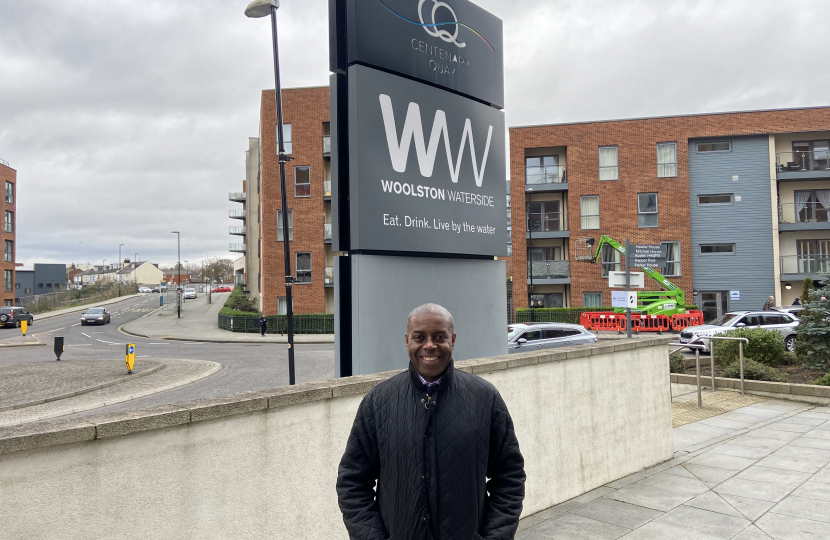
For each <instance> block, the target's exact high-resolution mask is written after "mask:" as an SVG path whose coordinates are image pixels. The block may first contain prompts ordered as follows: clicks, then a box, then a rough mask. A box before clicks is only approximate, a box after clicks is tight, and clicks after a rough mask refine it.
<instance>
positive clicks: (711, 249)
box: [700, 244, 735, 255]
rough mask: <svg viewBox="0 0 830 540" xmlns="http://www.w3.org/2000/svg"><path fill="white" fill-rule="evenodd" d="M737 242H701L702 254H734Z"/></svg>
mask: <svg viewBox="0 0 830 540" xmlns="http://www.w3.org/2000/svg"><path fill="white" fill-rule="evenodd" d="M734 253H735V244H700V254H701V255H733V254H734Z"/></svg>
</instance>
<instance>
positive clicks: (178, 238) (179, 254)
mask: <svg viewBox="0 0 830 540" xmlns="http://www.w3.org/2000/svg"><path fill="white" fill-rule="evenodd" d="M172 234H175V235H176V250H177V265H178V266H177V272H178V274H179V278H178V280H177V281H179V282H181V280H182V235H181V233H179V231H173V232H172ZM176 285H177V287H176V310H177V314H176V318H177V319H181V318H182V301H181V299H179V289H178V285H179V283H177V284H176Z"/></svg>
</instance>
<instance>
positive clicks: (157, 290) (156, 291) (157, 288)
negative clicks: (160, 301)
mask: <svg viewBox="0 0 830 540" xmlns="http://www.w3.org/2000/svg"><path fill="white" fill-rule="evenodd" d="M153 292H154V293H158V292H161V287H153Z"/></svg>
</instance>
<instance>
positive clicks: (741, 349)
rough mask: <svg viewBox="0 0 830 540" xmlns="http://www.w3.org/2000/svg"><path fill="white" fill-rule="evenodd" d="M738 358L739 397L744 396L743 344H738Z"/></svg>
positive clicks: (741, 342) (740, 342)
mask: <svg viewBox="0 0 830 540" xmlns="http://www.w3.org/2000/svg"><path fill="white" fill-rule="evenodd" d="M738 351H739V352H738V358H739V359H740V362H741V395H742V396H743V395H746V394H745V393H744V342H743V341H739V342H738Z"/></svg>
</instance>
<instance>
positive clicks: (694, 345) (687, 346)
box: [669, 340, 714, 407]
mask: <svg viewBox="0 0 830 540" xmlns="http://www.w3.org/2000/svg"><path fill="white" fill-rule="evenodd" d="M695 341H697V340H695ZM669 345H676V346H677V347H678V348H677V349H675V350H674V351H672V352H677V351H679V350H680V349H694V351H695V366H696V367H695V374H696V375H697V406H698V407H703V395H702V393H701V390H700V349H705V348H706V345H703V344H700V343H693V342H692V341H690V342H689V343H669ZM713 390H714V389H713Z"/></svg>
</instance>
